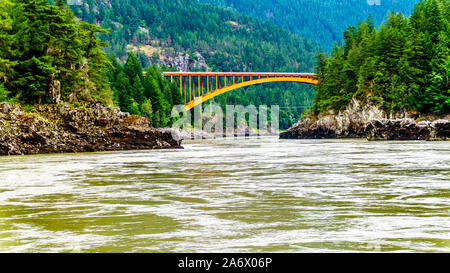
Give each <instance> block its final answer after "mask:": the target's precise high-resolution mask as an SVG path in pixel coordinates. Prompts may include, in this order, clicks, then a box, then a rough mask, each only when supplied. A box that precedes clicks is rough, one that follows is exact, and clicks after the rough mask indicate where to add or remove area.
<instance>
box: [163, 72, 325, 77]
mask: <svg viewBox="0 0 450 273" xmlns="http://www.w3.org/2000/svg"><path fill="white" fill-rule="evenodd" d="M164 76H166V77H167V76H177V77H178V76H183V77H184V76H193V77H198V76H201V77H207V76H209V77H215V76H229V77H231V76H233V77H242V76H244V77H315V76H316V74H314V73H284V72H164Z"/></svg>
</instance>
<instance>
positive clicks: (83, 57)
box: [0, 0, 111, 103]
mask: <svg viewBox="0 0 450 273" xmlns="http://www.w3.org/2000/svg"><path fill="white" fill-rule="evenodd" d="M105 32H106V30H104V29H102V28H100V27H97V26H95V25H90V24H87V23H85V22H80V21H77V20H75V18H74V16H73V13H72V12H71V11H70V8H69V7H68V6H67V5H66V4H65V2H64V1H60V0H57V1H55V3H54V4H50V3H49V2H48V1H47V0H3V1H2V2H0V47H1V50H0V99H1V100H7V99H9V100H14V101H18V102H24V103H46V102H58V101H59V100H67V101H70V102H76V101H89V100H100V101H102V102H104V103H109V102H110V101H111V93H110V89H109V83H108V81H107V77H106V73H107V70H108V60H107V58H106V55H105V53H104V52H103V51H102V47H103V46H104V45H105V44H104V42H102V41H100V40H99V39H98V38H97V37H96V34H97V33H105Z"/></svg>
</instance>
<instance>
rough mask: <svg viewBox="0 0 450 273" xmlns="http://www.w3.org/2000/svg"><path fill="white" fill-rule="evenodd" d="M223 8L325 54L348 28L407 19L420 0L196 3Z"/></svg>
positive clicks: (222, 0)
mask: <svg viewBox="0 0 450 273" xmlns="http://www.w3.org/2000/svg"><path fill="white" fill-rule="evenodd" d="M199 1H201V2H207V3H212V4H215V5H217V6H221V7H226V8H228V9H231V10H235V11H237V12H241V13H244V14H248V15H250V16H252V17H256V18H260V19H261V20H264V21H266V20H267V21H270V22H272V23H274V24H276V25H278V26H281V27H283V28H285V29H287V30H289V31H291V32H293V33H298V34H299V35H300V36H301V37H304V38H307V39H310V40H312V41H314V42H316V43H318V44H319V45H320V46H321V48H322V50H325V51H328V50H330V49H331V47H332V46H333V44H334V42H335V41H337V42H338V43H340V42H341V41H342V40H343V38H344V36H343V34H342V32H343V31H344V30H345V29H346V28H347V27H348V26H349V25H357V24H358V23H359V22H360V21H362V20H365V19H366V18H367V17H368V16H369V15H371V16H372V18H373V21H374V24H375V25H376V26H379V25H380V24H381V23H382V22H383V21H384V20H385V19H386V18H387V17H386V16H387V14H388V11H392V10H394V11H396V12H402V13H403V14H405V15H407V16H409V15H410V14H411V12H412V10H413V8H414V5H415V4H416V3H418V2H419V0H381V1H380V4H379V5H377V4H376V2H375V1H372V2H373V3H372V4H371V2H369V1H367V0H343V1H335V0H333V1H324V0H264V1H261V0H245V1H242V0H199Z"/></svg>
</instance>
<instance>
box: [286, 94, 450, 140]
mask: <svg viewBox="0 0 450 273" xmlns="http://www.w3.org/2000/svg"><path fill="white" fill-rule="evenodd" d="M280 138H282V139H326V138H366V139H367V140H369V141H377V140H428V141H431V140H450V117H449V116H445V117H435V116H421V115H419V114H417V113H413V112H403V113H397V114H395V115H388V114H386V113H385V112H384V111H382V110H380V109H378V108H377V107H375V106H372V105H368V104H363V103H360V102H358V101H357V100H353V101H352V102H351V104H350V105H349V106H348V107H347V108H346V109H345V110H342V111H340V112H339V113H337V114H335V113H329V114H328V115H319V116H317V117H315V116H306V117H304V118H302V119H301V120H300V121H299V122H298V123H296V124H295V125H294V126H292V127H291V128H290V129H289V130H287V131H286V132H284V133H281V134H280Z"/></svg>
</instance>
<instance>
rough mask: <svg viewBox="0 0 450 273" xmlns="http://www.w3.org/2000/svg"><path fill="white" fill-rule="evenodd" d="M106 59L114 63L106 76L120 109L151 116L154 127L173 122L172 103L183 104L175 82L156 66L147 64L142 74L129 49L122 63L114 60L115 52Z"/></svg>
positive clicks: (134, 56)
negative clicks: (172, 82) (168, 78)
mask: <svg viewBox="0 0 450 273" xmlns="http://www.w3.org/2000/svg"><path fill="white" fill-rule="evenodd" d="M109 59H110V61H111V63H112V64H113V67H112V68H111V70H110V71H109V73H108V78H109V80H110V82H111V88H112V90H113V93H114V98H115V102H116V103H117V104H118V105H119V107H120V109H121V110H122V111H125V112H129V113H130V114H134V115H142V116H145V117H148V118H150V119H151V120H152V126H154V127H166V126H170V125H171V124H172V123H173V122H174V120H173V119H172V117H171V111H172V107H173V106H174V105H179V104H182V99H181V96H180V93H179V91H178V89H177V87H176V85H174V84H171V83H170V82H169V81H168V80H167V79H164V78H163V75H162V72H163V71H162V70H161V69H160V68H158V67H156V66H150V67H149V68H148V69H147V73H146V75H147V76H146V77H144V76H143V73H142V71H143V69H142V67H141V65H140V63H139V62H138V60H137V58H136V55H134V54H132V53H131V54H130V55H129V56H128V59H127V61H126V63H125V64H124V65H122V64H120V63H119V62H118V61H117V59H116V57H115V55H114V54H111V55H110V56H109ZM175 91H176V92H175Z"/></svg>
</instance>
